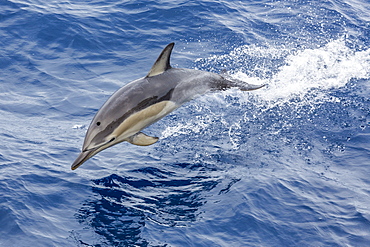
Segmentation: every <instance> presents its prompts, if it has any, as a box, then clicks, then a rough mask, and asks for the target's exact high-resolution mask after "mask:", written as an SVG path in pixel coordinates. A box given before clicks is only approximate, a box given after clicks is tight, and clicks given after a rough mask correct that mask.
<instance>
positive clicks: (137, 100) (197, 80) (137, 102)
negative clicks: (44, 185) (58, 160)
mask: <svg viewBox="0 0 370 247" xmlns="http://www.w3.org/2000/svg"><path fill="white" fill-rule="evenodd" d="M174 45H175V44H174V43H170V44H168V45H167V46H166V47H165V48H164V49H163V51H162V53H161V54H160V55H159V57H158V58H157V60H156V62H155V63H154V65H153V67H152V68H151V70H150V71H149V73H148V75H147V76H145V77H143V78H140V79H137V80H135V81H132V82H130V83H128V84H126V85H125V86H123V87H122V88H120V89H119V90H118V91H116V92H115V93H114V94H113V95H112V96H111V97H110V98H109V99H108V100H107V101H106V102H105V103H104V105H103V106H102V107H101V108H100V110H99V111H98V112H97V113H96V115H95V117H94V118H93V120H92V122H91V123H90V126H89V128H88V130H87V132H86V136H85V140H84V144H83V147H82V152H81V153H80V155H79V156H78V157H77V159H76V160H75V162H73V164H72V167H71V169H72V170H75V169H76V168H78V167H79V166H80V165H82V164H83V163H84V162H85V161H87V160H88V159H89V158H91V157H92V156H94V155H95V154H97V153H99V152H100V151H102V150H104V149H106V148H109V147H111V146H113V145H116V144H118V143H120V142H123V141H127V142H129V143H132V144H134V145H139V146H148V145H152V144H154V143H156V142H157V141H158V137H152V136H148V135H146V134H144V133H142V132H141V130H143V129H145V128H146V127H148V126H149V125H151V124H153V123H155V122H157V121H158V120H160V119H161V118H163V117H164V116H166V115H167V114H169V113H170V112H172V111H174V110H175V109H177V108H178V107H180V106H181V105H182V104H184V103H185V102H188V101H190V100H192V99H194V98H196V97H197V96H200V95H202V94H204V93H207V92H210V91H217V90H226V89H228V88H231V87H237V88H239V89H240V90H242V91H250V90H255V89H259V88H261V87H263V86H264V85H258V86H257V85H251V84H247V83H245V82H242V81H239V80H236V79H232V78H231V77H229V76H227V75H226V74H225V75H219V74H215V73H211V72H205V71H199V70H193V69H180V68H172V67H171V65H170V56H171V52H172V49H173V47H174Z"/></svg>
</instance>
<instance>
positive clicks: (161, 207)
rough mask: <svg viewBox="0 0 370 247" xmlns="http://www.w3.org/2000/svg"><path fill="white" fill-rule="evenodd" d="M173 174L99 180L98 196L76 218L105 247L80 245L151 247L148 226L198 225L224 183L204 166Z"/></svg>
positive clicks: (144, 171)
mask: <svg viewBox="0 0 370 247" xmlns="http://www.w3.org/2000/svg"><path fill="white" fill-rule="evenodd" d="M173 168H174V169H173ZM170 170H171V171H168V170H165V169H163V170H162V169H158V168H155V167H146V168H141V169H138V170H133V171H130V173H129V174H130V176H126V177H122V176H118V175H116V174H112V175H110V176H108V177H104V178H101V179H97V180H94V181H93V187H92V190H93V192H94V194H95V195H94V197H93V198H91V199H90V200H89V201H87V202H86V203H85V204H84V205H83V206H82V208H81V209H80V210H79V211H78V213H77V215H76V217H77V219H78V220H79V221H80V223H82V224H83V225H87V226H88V227H89V228H92V230H93V231H94V232H95V233H96V234H97V235H98V236H99V237H100V238H101V239H102V241H103V245H101V243H100V244H98V245H91V244H86V243H87V242H88V241H82V240H79V242H80V244H83V246H104V244H106V245H109V246H132V245H135V246H147V245H148V244H149V242H148V240H146V239H143V238H142V236H141V233H142V231H143V229H144V227H145V225H146V223H147V222H148V221H153V222H155V223H157V224H160V225H164V226H168V227H176V226H186V225H188V224H189V223H191V222H194V221H195V220H196V219H197V216H198V215H199V214H200V212H199V211H200V210H199V209H200V207H201V206H202V205H203V204H204V203H206V195H205V194H206V192H207V191H210V190H212V189H214V188H215V187H216V185H217V184H218V183H219V182H220V178H219V177H217V176H213V175H211V174H212V172H210V171H209V170H208V171H205V170H204V167H201V166H200V165H193V164H176V165H173V164H172V165H171V169H170ZM172 171H176V173H175V172H172ZM179 171H180V172H179Z"/></svg>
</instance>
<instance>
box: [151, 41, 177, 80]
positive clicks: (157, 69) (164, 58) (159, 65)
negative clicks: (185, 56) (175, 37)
mask: <svg viewBox="0 0 370 247" xmlns="http://www.w3.org/2000/svg"><path fill="white" fill-rule="evenodd" d="M174 45H175V43H170V44H168V45H167V46H166V48H164V49H163V51H162V53H161V54H160V55H159V57H158V58H157V61H155V63H154V65H153V67H152V68H151V70H150V71H149V74H148V75H147V76H146V77H152V76H155V75H159V74H162V73H163V72H165V71H166V70H168V69H170V68H172V67H171V64H170V57H171V52H172V49H173V46H174Z"/></svg>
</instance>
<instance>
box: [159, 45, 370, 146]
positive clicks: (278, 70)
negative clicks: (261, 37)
mask: <svg viewBox="0 0 370 247" xmlns="http://www.w3.org/2000/svg"><path fill="white" fill-rule="evenodd" d="M246 58H247V59H252V60H253V59H256V60H257V62H256V60H254V65H252V66H249V67H251V69H256V70H258V73H253V72H252V73H249V72H248V74H247V73H246V72H245V67H244V66H247V64H248V62H249V61H245V60H246ZM264 59H265V60H266V61H267V62H263V61H261V60H264ZM232 60H233V61H234V62H235V61H237V62H238V63H240V67H239V70H238V68H236V69H235V73H234V74H233V75H232V76H233V77H234V78H237V79H239V80H242V81H246V82H248V83H251V84H257V85H258V84H266V85H267V86H266V87H265V88H264V89H260V90H256V91H253V92H251V93H250V94H248V93H245V92H241V91H238V90H232V92H230V91H225V92H221V93H219V94H215V95H213V96H207V97H215V98H217V99H224V98H225V96H226V95H228V94H231V93H232V94H233V95H234V96H237V97H239V101H240V103H243V102H248V101H249V100H250V96H252V97H255V98H256V99H257V101H256V104H257V106H256V107H258V104H260V107H262V108H263V109H269V108H271V107H274V106H276V105H280V104H285V103H287V102H289V101H290V100H292V99H299V100H298V101H297V102H296V103H295V104H297V106H298V107H300V106H302V105H307V104H310V105H315V104H317V103H321V102H325V101H329V100H330V101H331V102H333V101H334V102H335V101H336V100H337V99H336V98H335V97H328V93H327V92H328V90H331V89H336V88H341V87H344V86H346V84H347V83H349V82H350V81H351V80H352V79H369V78H370V49H368V50H363V51H354V50H353V49H351V48H349V47H348V46H346V44H345V40H343V39H339V40H334V41H331V42H329V43H327V44H326V45H325V46H323V47H319V48H316V49H305V50H301V51H288V50H286V49H283V50H278V49H276V48H260V47H259V48H258V47H255V46H242V47H239V48H236V49H235V50H234V51H232V52H231V53H230V54H227V55H223V56H219V57H217V56H212V57H210V58H209V60H204V61H203V62H204V63H205V64H206V65H207V66H210V65H211V64H213V63H215V64H220V63H222V62H223V61H228V62H230V61H232ZM274 61H279V62H275V63H274ZM276 63H278V64H280V67H276ZM264 64H265V67H264V66H263V65H264ZM253 66H254V67H253ZM268 70H274V73H272V74H271V75H270V76H266V75H268V74H269V72H268ZM242 71H244V72H242ZM257 74H259V75H260V76H257ZM312 95H314V96H312ZM207 99H208V100H209V98H207ZM218 120H219V119H218ZM209 121H212V119H209ZM240 121H243V120H242V119H240ZM207 124H209V123H207V121H203V122H202V121H199V119H194V121H191V122H188V123H186V124H183V123H177V124H176V125H175V126H168V127H167V128H166V129H165V130H164V131H163V133H162V138H166V137H169V136H174V135H181V134H189V133H197V132H199V131H201V130H202V129H203V128H206V127H207V126H206V125H207ZM230 124H231V125H230V126H228V127H230V133H229V134H230V135H231V132H235V131H236V132H238V131H237V130H238V125H237V124H238V122H236V123H234V124H233V123H230ZM235 124H236V125H235ZM226 125H229V124H227V123H226ZM232 142H233V141H232ZM233 145H234V146H237V141H236V142H235V143H234V142H233Z"/></svg>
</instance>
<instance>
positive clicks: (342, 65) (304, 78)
mask: <svg viewBox="0 0 370 247" xmlns="http://www.w3.org/2000/svg"><path fill="white" fill-rule="evenodd" d="M273 52H274V51H273ZM233 76H234V77H235V78H238V79H240V80H243V81H246V82H250V83H256V84H257V83H264V84H267V87H266V89H265V90H260V91H256V92H254V93H255V94H257V95H258V96H259V97H260V98H261V99H263V100H266V101H277V100H280V101H286V100H289V99H291V98H292V97H300V98H304V97H305V96H306V94H307V93H308V92H310V91H311V90H313V89H320V90H329V89H332V88H340V87H343V86H345V85H346V84H347V83H348V82H350V80H351V79H369V78H370V49H368V50H364V51H353V50H352V49H350V48H349V47H347V46H346V44H345V41H344V40H343V39H339V40H334V41H332V42H329V43H328V44H327V45H325V46H323V47H320V48H317V49H306V50H303V51H299V52H296V53H295V54H291V55H288V56H287V57H286V59H285V65H283V66H281V67H280V68H279V70H278V72H277V73H276V74H274V75H273V76H272V77H271V78H270V79H260V78H256V77H250V76H247V75H246V74H245V73H242V72H237V73H235V74H234V75H233Z"/></svg>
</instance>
